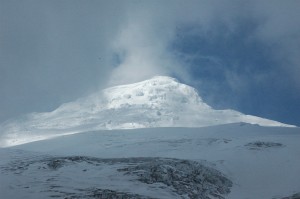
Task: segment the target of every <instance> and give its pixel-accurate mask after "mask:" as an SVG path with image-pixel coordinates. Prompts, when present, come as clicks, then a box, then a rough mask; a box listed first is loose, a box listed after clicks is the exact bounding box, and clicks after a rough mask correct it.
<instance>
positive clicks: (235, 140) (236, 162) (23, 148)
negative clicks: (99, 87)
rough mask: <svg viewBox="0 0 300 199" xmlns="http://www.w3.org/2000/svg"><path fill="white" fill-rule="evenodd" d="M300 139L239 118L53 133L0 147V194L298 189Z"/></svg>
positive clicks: (255, 193)
mask: <svg viewBox="0 0 300 199" xmlns="http://www.w3.org/2000/svg"><path fill="white" fill-rule="evenodd" d="M299 142H300V130H299V128H285V127H261V126H257V125H250V124H245V123H237V124H226V125H220V126H210V127H201V128H179V127H176V128H143V129H127V130H125V129H123V130H111V131H107V130H101V131H94V132H84V133H79V134H73V135H66V136H60V137H57V138H53V139H48V140H43V141H37V142H32V143H28V144H24V145H18V146H15V147H10V148H1V149H0V196H2V197H4V198H12V199H19V198H53V197H56V198H122V197H123V198H169V199H173V198H174V199H175V198H199V199H204V198H205V199H209V198H211V199H212V198H229V199H247V198H248V199H250V198H251V199H252V198H263V199H282V198H284V197H285V196H289V195H290V196H292V195H293V194H296V193H299V192H300V178H299V175H298V174H299V173H300V159H299V154H300V147H299ZM198 182H199V183H198ZM197 183H198V184H197ZM197 190H198V191H199V190H200V191H199V192H197ZM228 190H229V193H228ZM218 191H219V192H218ZM295 198H296V197H295Z"/></svg>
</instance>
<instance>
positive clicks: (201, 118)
mask: <svg viewBox="0 0 300 199" xmlns="http://www.w3.org/2000/svg"><path fill="white" fill-rule="evenodd" d="M239 122H243V123H249V124H258V125H261V126H284V127H291V125H287V124H283V123H280V122H276V121H272V120H268V119H264V118H260V117H256V116H251V115H244V114H242V113H240V112H237V111H234V110H215V109H213V108H212V107H210V106H209V105H207V104H206V103H205V102H203V100H202V99H201V97H200V96H199V95H198V93H197V91H196V90H195V89H194V88H192V87H190V86H188V85H185V84H182V83H179V82H178V81H177V80H176V79H174V78H171V77H166V76H155V77H153V78H151V79H149V80H145V81H142V82H138V83H133V84H128V85H120V86H115V87H111V88H107V89H104V90H102V91H99V92H96V93H94V94H92V95H90V96H88V97H85V98H80V99H78V100H76V101H74V102H69V103H65V104H63V105H61V106H60V107H58V108H57V109H56V110H54V111H52V112H46V113H32V114H29V115H27V116H26V117H23V118H21V119H17V120H14V121H9V122H6V123H3V124H2V125H1V126H0V132H1V134H0V138H1V139H0V140H1V141H0V146H10V145H16V144H20V143H26V142H29V140H30V141H34V140H40V139H45V138H47V137H52V136H56V135H65V134H72V133H79V132H85V131H92V130H101V129H103V130H104V129H109V130H110V129H129V128H149V127H202V126H212V125H219V124H228V123H239Z"/></svg>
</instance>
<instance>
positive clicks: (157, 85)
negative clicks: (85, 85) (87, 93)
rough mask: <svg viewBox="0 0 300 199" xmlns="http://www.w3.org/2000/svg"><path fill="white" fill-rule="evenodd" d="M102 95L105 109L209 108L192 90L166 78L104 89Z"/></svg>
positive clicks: (157, 77) (156, 78) (160, 77)
mask: <svg viewBox="0 0 300 199" xmlns="http://www.w3.org/2000/svg"><path fill="white" fill-rule="evenodd" d="M103 94H104V97H105V99H106V104H107V108H120V107H124V106H128V105H130V106H131V105H135V106H136V105H143V106H144V107H146V106H148V107H149V108H163V107H165V108H166V107H169V108H170V107H172V108H179V107H182V106H184V107H187V106H199V108H200V107H201V108H205V109H207V108H210V107H209V106H208V105H207V104H205V103H204V102H203V101H202V99H201V98H200V96H199V95H198V93H197V91H196V90H195V89H194V88H192V87H190V86H188V85H185V84H181V83H179V82H178V81H177V80H176V79H175V78H171V77H167V76H155V77H153V78H151V79H149V80H145V81H142V82H138V83H134V84H128V85H122V86H115V87H111V88H108V89H105V90H104V91H103ZM174 106H175V107H174Z"/></svg>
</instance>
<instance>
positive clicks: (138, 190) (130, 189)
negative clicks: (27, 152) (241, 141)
mask: <svg viewBox="0 0 300 199" xmlns="http://www.w3.org/2000/svg"><path fill="white" fill-rule="evenodd" d="M1 172H5V173H7V174H9V175H13V176H15V177H16V178H19V179H20V180H18V181H16V184H15V185H14V189H24V190H25V191H26V190H29V192H35V193H37V194H40V193H43V194H44V196H45V197H49V198H115V199H125V198H126V199H127V198H134V199H144V198H161V197H160V195H159V194H160V193H164V194H165V195H164V196H165V198H199V199H210V198H211V199H212V198H219V199H220V198H225V196H226V195H227V194H228V193H229V192H230V188H231V187H232V182H231V181H230V180H229V179H228V178H226V177H225V176H224V175H223V174H222V173H221V172H219V171H217V170H216V169H213V168H211V167H209V166H206V165H205V164H204V163H199V162H195V161H190V160H181V159H171V158H114V159H101V158H94V157H86V156H68V157H38V158H32V159H26V160H18V161H13V162H11V163H9V164H7V165H5V166H2V167H1ZM144 190H146V191H144Z"/></svg>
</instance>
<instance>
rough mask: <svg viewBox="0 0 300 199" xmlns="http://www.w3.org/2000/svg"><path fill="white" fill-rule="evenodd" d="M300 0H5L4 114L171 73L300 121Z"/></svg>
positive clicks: (0, 26) (214, 95)
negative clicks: (221, 0)
mask: <svg viewBox="0 0 300 199" xmlns="http://www.w3.org/2000/svg"><path fill="white" fill-rule="evenodd" d="M299 13H300V1H297V0H287V1H276V0H275V1H269V0H263V1H230V2H220V1H204V0H203V1H192V0H190V1H177V0H174V1H167V0H166V1H140V0H131V1H96V0H95V1H94V0H89V1H79V0H72V1H71V0H64V1H59V0H53V1H50V0H49V1H47V0H46V1H38V0H24V1H17V0H1V1H0V95H1V98H0V110H1V111H0V122H2V121H5V120H7V119H10V118H14V117H18V116H20V115H22V114H26V113H29V112H41V111H51V110H53V109H55V108H56V107H58V106H59V105H60V104H62V103H64V102H68V101H72V100H75V99H77V98H79V97H82V96H85V95H87V94H89V93H91V92H94V91H95V90H98V89H102V88H105V87H107V86H110V85H116V84H123V83H131V82H135V81H140V80H144V79H147V78H150V77H152V76H154V75H170V76H174V77H176V78H178V79H179V80H180V81H182V82H184V83H187V84H189V85H192V86H194V87H195V88H197V89H198V91H199V93H200V94H201V96H202V98H203V99H204V100H205V101H206V102H207V103H208V104H209V105H211V106H213V107H215V108H218V109H225V108H232V109H236V110H238V111H241V112H243V113H246V114H253V115H257V116H261V117H266V118H269V119H274V120H278V121H282V122H285V123H290V124H296V125H298V126H299V125H300V120H299V118H300V79H299V77H300V21H299V20H298V19H299V18H300V14H299Z"/></svg>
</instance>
